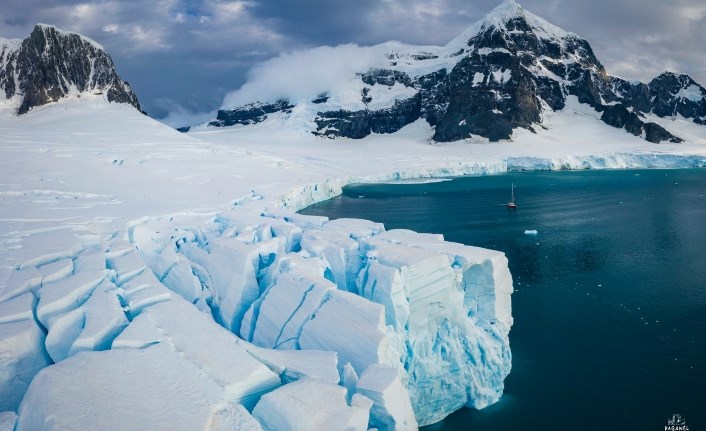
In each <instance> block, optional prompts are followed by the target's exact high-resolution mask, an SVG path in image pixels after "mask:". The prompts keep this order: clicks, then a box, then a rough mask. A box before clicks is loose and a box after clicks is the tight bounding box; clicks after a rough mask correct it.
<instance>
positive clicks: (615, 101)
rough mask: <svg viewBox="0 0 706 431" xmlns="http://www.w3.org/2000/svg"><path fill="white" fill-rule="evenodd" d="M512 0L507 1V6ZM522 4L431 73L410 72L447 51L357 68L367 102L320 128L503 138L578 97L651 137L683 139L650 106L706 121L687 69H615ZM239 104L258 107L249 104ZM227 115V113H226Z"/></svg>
mask: <svg viewBox="0 0 706 431" xmlns="http://www.w3.org/2000/svg"><path fill="white" fill-rule="evenodd" d="M511 6H512V5H509V4H506V5H504V6H501V8H502V7H504V8H505V9H503V13H507V8H508V7H511ZM515 7H516V9H514V10H512V11H511V12H510V15H509V16H508V15H503V16H504V18H502V20H501V22H500V21H499V20H498V19H493V20H488V21H486V22H485V23H484V24H482V25H481V26H480V27H479V31H478V32H477V33H476V34H474V35H470V36H469V37H468V39H467V40H465V41H464V42H462V43H461V45H463V46H462V47H460V48H459V49H456V50H455V52H453V53H446V54H444V55H445V56H446V57H445V59H447V60H448V61H446V62H442V63H422V64H439V66H438V67H439V69H438V70H435V71H432V72H428V71H426V70H427V69H426V66H425V67H423V68H422V69H421V70H425V72H424V74H421V75H415V74H414V73H412V71H415V70H419V69H415V67H414V66H415V65H416V64H417V62H424V61H429V60H435V59H437V58H439V56H438V55H436V54H435V53H429V52H419V53H417V54H413V53H404V52H396V51H393V52H391V53H390V54H388V56H387V58H388V60H389V68H375V69H371V70H368V71H367V72H364V73H361V74H359V75H358V77H359V78H360V80H361V81H362V83H363V84H364V87H363V88H362V91H361V93H360V101H361V102H362V103H363V104H364V106H366V108H365V109H361V110H346V109H340V108H337V107H336V108H333V109H329V110H326V109H321V110H319V112H318V113H317V116H316V118H315V119H314V121H315V123H316V126H317V127H316V130H315V131H314V132H313V133H314V134H316V135H321V136H327V137H347V138H353V139H359V138H363V137H365V136H367V135H368V134H370V133H394V132H396V131H397V130H399V129H400V128H402V127H404V126H405V125H407V124H409V123H411V122H413V121H416V120H417V119H420V118H422V119H425V120H426V121H427V123H428V124H429V125H430V126H432V127H434V135H433V139H434V140H435V141H439V142H447V141H456V140H462V139H466V138H469V137H471V136H481V137H485V138H487V139H489V140H490V141H498V140H503V139H509V138H510V137H511V136H512V133H513V131H514V130H516V129H518V128H524V129H527V130H530V131H534V127H535V126H536V125H538V124H539V123H540V122H541V121H542V113H543V111H545V110H553V111H558V110H562V109H564V108H565V107H566V103H567V99H568V98H569V97H570V96H575V97H576V99H578V101H579V102H580V103H583V104H588V105H590V106H591V107H593V108H594V109H595V110H596V111H598V112H602V116H601V119H602V120H603V121H604V122H605V123H606V124H609V125H611V126H614V127H618V128H621V129H625V130H626V131H627V132H629V133H631V134H633V135H635V136H640V137H643V138H644V139H646V140H648V141H650V142H661V141H665V140H669V141H672V142H677V141H679V138H677V137H675V136H674V135H672V134H671V133H669V132H668V131H667V130H665V129H664V128H662V127H660V126H659V125H657V124H655V123H650V122H646V121H645V120H644V118H641V117H644V115H643V114H648V113H651V114H655V115H657V116H660V117H665V116H674V115H682V116H684V117H686V118H690V119H692V120H693V121H694V122H696V123H699V124H706V90H704V88H702V87H701V86H699V85H698V84H697V83H696V82H694V81H693V80H692V79H691V78H689V77H688V76H686V75H677V74H673V73H665V74H662V75H660V76H658V77H657V78H655V79H654V80H652V81H651V82H650V83H649V84H644V83H640V82H630V81H626V80H623V79H621V78H618V77H613V76H610V75H608V74H607V73H606V71H605V68H604V67H603V65H602V64H601V62H600V61H599V60H598V59H597V58H596V56H595V54H594V52H593V50H592V49H591V46H590V45H589V43H588V42H587V41H585V40H584V39H581V38H580V37H578V36H576V35H574V34H571V33H565V32H563V31H561V30H560V29H556V28H553V27H549V26H548V25H547V24H546V23H542V22H541V20H538V19H537V18H536V17H534V16H533V15H531V14H527V13H525V12H524V11H523V10H522V9H521V8H519V6H517V5H515ZM496 18H497V17H496ZM454 49H455V48H454ZM408 66H412V67H411V68H409V69H408V68H407V67H408ZM431 70H433V69H431ZM400 85H401V86H403V87H404V88H405V89H407V90H408V91H409V90H410V89H411V90H413V94H414V96H412V97H409V98H408V99H405V100H399V99H398V100H396V101H395V102H394V104H393V105H392V106H390V107H389V108H386V109H381V110H370V109H368V108H367V107H368V106H372V105H373V104H374V103H375V100H374V94H380V92H376V91H372V89H377V88H378V87H377V86H383V87H388V89H390V91H392V88H393V87H395V88H397V89H399V86H400ZM383 93H384V89H383ZM328 101H329V94H328V93H326V94H323V95H320V96H318V97H317V98H316V99H314V100H312V103H314V104H324V105H323V106H322V108H323V107H324V106H325V104H326V103H327V102H328ZM259 106H270V105H259ZM334 106H336V105H334ZM278 109H279V110H286V109H291V106H288V105H287V106H285V105H283V106H280V107H279V108H278ZM238 110H243V111H246V112H250V113H252V112H253V108H252V106H251V105H247V106H245V107H242V108H238ZM243 115H244V114H243ZM221 116H222V115H221V112H219V120H221ZM246 117H247V118H246V119H244V120H242V121H241V122H236V123H237V124H249V122H257V121H261V119H264V118H266V116H264V115H263V114H262V113H260V114H258V115H257V116H256V117H250V116H246ZM253 118H256V120H254V119H253ZM215 123H217V122H215ZM212 124H214V123H212ZM219 124H221V125H227V124H226V123H224V122H221V123H219ZM214 125H218V124H214Z"/></svg>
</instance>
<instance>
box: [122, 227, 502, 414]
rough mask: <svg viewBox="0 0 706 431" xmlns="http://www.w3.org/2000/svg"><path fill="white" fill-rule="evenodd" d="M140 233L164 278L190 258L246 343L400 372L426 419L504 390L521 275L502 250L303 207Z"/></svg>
mask: <svg viewBox="0 0 706 431" xmlns="http://www.w3.org/2000/svg"><path fill="white" fill-rule="evenodd" d="M286 225H288V226H289V228H288V229H284V228H283V226H286ZM273 226H276V227H277V228H276V229H275V228H273ZM278 233H279V235H280V236H278ZM131 237H132V238H133V240H134V241H135V245H136V247H137V249H138V250H140V252H141V253H143V254H146V255H145V261H147V262H155V263H156V266H155V268H154V269H155V270H156V271H155V273H156V274H164V267H170V266H172V267H176V265H180V264H183V262H185V259H187V260H188V261H189V262H190V265H191V266H192V267H193V268H194V270H193V274H190V275H188V276H186V277H185V279H184V280H183V282H184V283H185V284H187V285H191V284H193V280H192V279H193V278H197V279H198V280H199V281H200V283H201V286H202V288H203V290H202V292H201V294H200V296H199V297H198V298H210V299H208V300H207V301H206V302H207V303H208V305H209V307H210V310H211V312H212V313H213V315H214V316H215V317H216V320H219V321H220V323H221V324H223V326H225V327H226V328H228V329H230V330H231V331H233V332H234V333H235V334H236V335H239V336H240V337H242V338H243V339H244V340H245V341H247V342H251V343H253V344H254V345H256V346H259V347H261V348H265V349H277V350H304V351H307V350H320V351H333V352H336V353H337V357H338V360H339V368H340V367H342V366H343V365H345V364H350V367H351V369H352V372H354V373H355V374H356V375H364V373H365V372H366V370H368V369H369V368H370V367H373V366H386V367H388V368H390V369H394V370H397V371H396V372H397V374H398V377H399V379H400V381H401V382H404V387H405V391H407V392H408V394H409V397H410V399H411V406H412V408H413V409H414V412H415V416H416V420H417V421H418V422H419V423H420V424H429V423H433V422H436V421H438V420H440V419H443V418H444V417H445V416H446V415H448V414H449V413H451V412H452V411H454V410H456V409H458V408H460V407H462V406H470V407H475V408H482V407H485V406H486V405H488V404H490V403H493V402H495V401H497V400H498V399H499V397H500V396H501V394H502V388H503V379H504V378H505V376H506V375H507V374H508V373H509V371H510V362H511V361H510V350H509V343H508V332H509V329H510V326H511V325H512V317H511V309H510V295H511V292H512V278H511V276H510V273H509V271H508V269H507V260H506V258H505V256H504V255H503V254H502V253H500V252H493V251H489V250H483V249H478V248H474V247H467V246H464V245H461V244H452V243H448V242H445V241H444V240H443V237H442V236H441V235H428V234H417V233H415V232H411V231H404V230H396V231H384V227H383V226H382V225H380V224H378V223H372V222H368V221H364V220H346V219H340V220H334V221H327V220H326V219H325V218H321V217H307V216H301V215H285V216H284V217H281V216H276V215H274V214H266V215H263V216H261V217H259V218H254V219H247V220H243V221H239V220H238V219H237V218H236V219H232V220H231V219H226V218H224V217H217V218H215V219H214V220H212V222H211V223H210V224H207V225H205V226H201V227H198V226H188V225H179V224H178V223H175V222H174V221H165V220H155V221H152V222H148V223H145V224H143V225H139V226H136V227H134V228H133V230H132V233H131ZM142 241H145V242H146V244H145V245H143V244H142ZM155 243H159V244H160V246H159V247H155V246H153V245H150V244H155ZM156 250H159V251H158V252H156ZM150 253H158V254H159V257H155V256H153V255H151V254H150ZM167 256H168V258H169V259H170V261H164V260H163V259H166V257H167ZM170 262H171V263H170ZM243 262H245V264H242V263H243ZM224 271H226V272H228V274H227V275H224V273H223V272H224ZM226 286H227V287H226ZM170 287H171V288H172V289H173V290H174V291H177V292H178V291H181V290H182V289H181V288H180V287H179V286H170ZM224 293H227V295H225V294H224ZM198 298H196V297H194V296H193V295H190V296H188V297H187V298H186V299H188V300H189V301H191V302H196V303H198V301H199V299H198ZM224 310H228V311H227V312H224ZM233 310H235V311H233ZM255 354H256V355H257V353H255Z"/></svg>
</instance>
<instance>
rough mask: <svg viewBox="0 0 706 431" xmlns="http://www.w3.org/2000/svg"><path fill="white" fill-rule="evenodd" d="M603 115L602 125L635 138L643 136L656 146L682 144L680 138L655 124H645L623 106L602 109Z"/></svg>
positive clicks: (617, 105)
mask: <svg viewBox="0 0 706 431" xmlns="http://www.w3.org/2000/svg"><path fill="white" fill-rule="evenodd" d="M602 109H603V115H602V116H601V120H603V122H604V123H606V124H608V125H610V126H613V127H618V128H620V129H625V130H627V131H628V132H629V133H632V134H633V135H635V136H642V135H644V138H645V140H647V141H649V142H653V143H655V144H658V143H660V142H662V141H669V142H675V143H678V142H682V140H681V139H680V138H677V137H676V136H674V135H672V134H671V133H669V132H668V131H667V130H666V129H665V128H664V127H662V126H660V125H659V124H657V123H652V122H649V123H645V122H644V121H642V120H641V119H640V117H639V116H638V115H637V114H636V113H635V112H631V111H629V110H628V109H627V108H626V107H625V106H624V105H622V104H620V103H618V104H616V105H612V106H605V107H602Z"/></svg>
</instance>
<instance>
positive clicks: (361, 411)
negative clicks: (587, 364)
mask: <svg viewBox="0 0 706 431" xmlns="http://www.w3.org/2000/svg"><path fill="white" fill-rule="evenodd" d="M34 240H35V241H43V242H46V243H47V244H73V246H69V247H68V248H59V247H56V249H45V251H46V254H43V255H37V256H35V257H33V258H30V259H28V260H26V261H25V262H23V263H22V264H20V265H18V266H17V268H16V269H13V270H10V271H9V272H7V273H6V274H5V275H7V277H6V278H7V281H6V282H4V283H3V285H2V287H1V288H0V358H4V359H2V361H3V362H2V364H1V365H2V368H0V369H1V370H2V373H0V395H2V396H0V399H1V400H2V404H1V405H0V411H3V410H7V411H16V412H17V413H18V414H17V417H16V418H15V416H14V415H13V414H10V413H8V414H6V415H5V416H6V418H7V420H8V421H12V422H14V421H15V420H16V421H17V425H16V429H17V430H38V429H47V430H71V429H87V428H100V429H106V428H110V427H113V428H115V427H118V428H120V429H138V428H139V429H144V428H150V429H156V428H159V427H161V426H163V425H164V424H165V423H170V424H173V425H174V429H253V430H255V429H261V428H260V427H262V429H265V430H280V429H282V430H283V429H302V430H304V429H351V430H366V429H368V427H376V428H377V429H380V430H410V429H416V428H417V427H418V426H419V425H425V424H430V423H433V422H436V421H438V420H441V419H443V418H444V417H445V416H447V415H448V414H449V413H451V412H453V411H455V410H457V409H459V408H461V407H463V406H468V407H474V408H482V407H484V406H486V405H488V404H490V403H493V402H495V401H497V400H498V399H499V398H500V396H501V395H502V390H503V379H504V378H505V377H506V376H507V374H508V373H509V372H510V366H511V364H510V348H509V341H508V333H509V330H510V327H511V325H512V317H511V309H510V295H511V292H512V278H511V276H510V273H509V271H508V268H507V261H506V259H505V256H504V255H503V254H502V253H500V252H495V251H490V250H483V249H478V248H474V247H468V246H464V245H461V244H454V243H448V242H445V241H444V240H443V237H442V236H440V235H429V234H418V233H414V232H411V231H404V230H392V231H385V229H384V227H383V226H382V225H381V224H378V223H373V222H369V221H365V220H353V219H339V220H328V219H326V218H322V217H312V216H303V215H298V214H294V213H288V212H282V213H279V212H277V213H263V214H261V215H253V214H250V215H249V214H248V213H247V212H234V213H232V214H229V215H228V216H227V217H226V216H223V215H218V216H215V217H209V218H208V219H204V218H203V217H197V216H181V217H164V218H148V219H144V220H141V221H139V222H136V223H134V224H133V225H132V226H131V227H130V228H129V230H128V231H127V232H126V233H125V237H124V238H121V237H119V236H117V237H116V236H114V235H110V236H107V237H99V236H94V235H91V236H87V235H80V234H77V233H76V232H74V231H73V230H71V229H61V230H57V231H51V232H47V233H44V234H39V235H38V236H37V237H36V238H34ZM8 358H9V359H8ZM30 382H31V383H30ZM104 405H110V406H111V408H94V407H93V406H104ZM165 405H168V406H169V408H168V409H166V410H165V409H164V408H163V406H165ZM126 412H127V413H126ZM5 416H3V417H5ZM11 416H12V417H11Z"/></svg>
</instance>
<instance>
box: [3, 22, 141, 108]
mask: <svg viewBox="0 0 706 431" xmlns="http://www.w3.org/2000/svg"><path fill="white" fill-rule="evenodd" d="M85 92H90V93H93V94H103V95H104V96H105V98H106V99H107V100H108V101H109V102H116V103H127V104H130V105H132V106H134V107H135V108H137V109H138V110H139V109H140V104H139V102H138V101H137V96H135V93H133V91H132V89H131V88H130V86H129V85H128V83H127V82H125V81H123V80H122V79H121V78H120V76H119V75H118V73H117V72H116V70H115V66H114V65H113V61H112V59H111V58H110V55H108V54H107V53H106V52H105V51H104V50H103V47H102V46H100V45H99V44H97V43H96V42H93V41H92V40H90V39H88V38H86V37H84V36H81V35H79V34H75V33H69V32H65V31H62V30H59V29H58V28H56V27H52V26H48V25H44V24H38V25H37V26H35V27H34V30H33V31H32V33H31V34H30V35H29V36H28V37H27V38H25V39H24V40H17V39H13V40H8V39H0V100H2V99H3V98H4V99H8V100H11V101H14V102H16V103H17V113H18V114H25V113H27V112H28V111H29V110H31V109H32V108H34V107H36V106H41V105H44V104H47V103H50V102H55V101H57V100H59V99H61V98H64V97H67V96H69V95H79V96H80V95H81V94H82V93H85Z"/></svg>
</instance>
